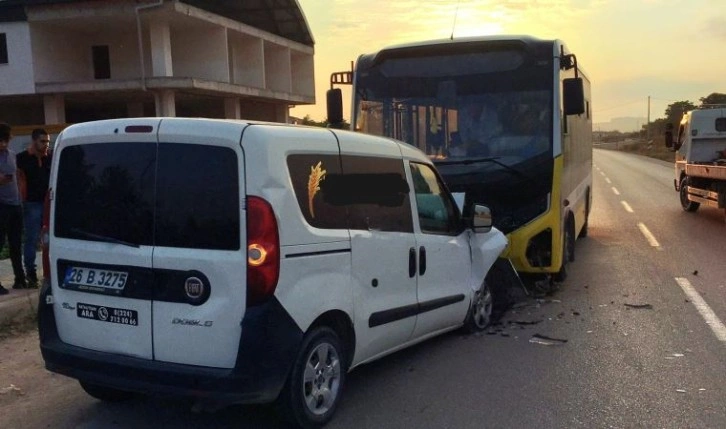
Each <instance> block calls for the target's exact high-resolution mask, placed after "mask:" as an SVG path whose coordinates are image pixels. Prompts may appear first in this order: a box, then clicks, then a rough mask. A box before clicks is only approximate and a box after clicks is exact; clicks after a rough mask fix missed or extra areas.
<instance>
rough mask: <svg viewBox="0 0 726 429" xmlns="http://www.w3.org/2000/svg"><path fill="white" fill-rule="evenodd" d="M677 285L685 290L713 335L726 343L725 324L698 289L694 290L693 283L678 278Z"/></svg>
mask: <svg viewBox="0 0 726 429" xmlns="http://www.w3.org/2000/svg"><path fill="white" fill-rule="evenodd" d="M676 283H678V286H680V287H681V289H683V292H685V293H686V296H688V298H689V299H690V300H691V303H692V304H693V306H694V307H696V310H698V312H699V313H701V317H703V320H705V321H706V324H707V325H708V326H709V327H710V328H711V330H712V331H713V333H714V334H715V335H716V338H718V340H719V341H721V342H724V343H726V326H724V324H723V322H721V320H719V318H718V316H716V313H714V312H713V310H711V307H709V306H708V304H706V301H704V300H703V298H701V295H700V294H699V293H698V292H697V291H696V289H694V287H693V286H692V285H691V282H689V281H688V279H686V278H683V277H676Z"/></svg>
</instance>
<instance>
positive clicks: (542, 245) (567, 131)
mask: <svg viewBox="0 0 726 429" xmlns="http://www.w3.org/2000/svg"><path fill="white" fill-rule="evenodd" d="M341 83H345V84H352V86H353V88H352V93H353V97H352V101H353V104H352V108H351V112H352V114H351V127H352V129H354V130H357V131H361V132H365V133H371V134H377V135H382V136H388V137H392V138H396V139H398V140H402V141H405V142H407V143H409V144H411V145H413V146H416V147H418V148H419V149H421V150H423V151H424V152H426V153H427V154H428V155H429V156H430V157H431V158H432V159H433V160H434V162H435V164H436V165H437V168H438V170H439V172H440V173H441V175H442V176H443V178H444V180H445V181H446V183H447V185H448V186H449V188H450V190H451V191H452V192H460V193H465V204H464V212H465V214H466V212H467V210H468V209H470V208H471V207H472V206H473V205H474V204H475V203H480V204H485V205H487V206H489V207H490V208H491V210H492V216H493V218H494V222H495V226H496V227H497V228H498V229H500V230H501V231H502V232H504V233H506V234H507V235H508V238H509V246H508V248H507V249H506V250H505V252H504V253H503V255H502V256H503V257H506V258H508V259H509V260H510V261H511V262H512V264H513V265H514V267H515V269H516V270H517V271H518V272H520V273H539V274H547V275H553V276H554V279H555V280H564V278H565V277H566V275H567V263H568V262H572V261H574V256H575V240H576V238H577V237H578V236H580V237H582V236H585V235H587V224H588V222H587V220H588V215H589V213H590V207H591V201H592V117H591V103H590V101H591V97H590V82H589V80H588V78H587V76H586V75H585V73H584V71H583V70H582V68H581V67H580V66H579V65H578V64H577V58H576V57H575V55H574V54H572V53H570V52H569V51H568V49H567V47H566V46H565V44H564V43H563V42H562V41H560V40H541V39H537V38H534V37H529V36H515V37H512V36H492V37H477V38H464V39H453V40H448V39H447V40H439V41H429V42H422V43H414V44H408V45H400V46H393V47H389V48H385V49H382V50H381V51H379V52H375V53H372V54H367V55H361V56H360V57H359V58H358V60H357V62H356V64H355V66H354V67H353V70H352V71H350V72H343V73H334V74H333V75H332V76H331V87H333V86H334V85H335V84H341ZM328 120H329V122H330V123H331V126H335V124H336V123H337V122H339V121H342V96H341V93H340V89H338V88H335V89H331V91H330V92H329V94H328Z"/></svg>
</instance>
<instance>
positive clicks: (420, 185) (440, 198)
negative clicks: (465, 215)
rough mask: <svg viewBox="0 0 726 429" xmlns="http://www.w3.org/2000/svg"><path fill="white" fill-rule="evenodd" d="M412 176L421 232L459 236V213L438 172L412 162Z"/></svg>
mask: <svg viewBox="0 0 726 429" xmlns="http://www.w3.org/2000/svg"><path fill="white" fill-rule="evenodd" d="M411 176H412V178H413V187H414V192H415V194H416V208H417V211H418V221H419V225H420V227H421V232H424V233H432V234H442V233H443V234H458V233H459V232H460V231H461V226H460V225H461V222H460V221H459V212H458V210H457V209H456V206H455V205H454V202H453V201H452V200H451V197H450V196H449V193H448V192H446V191H445V188H444V185H443V183H442V182H441V179H439V177H438V175H437V174H436V172H435V171H434V170H433V169H432V168H431V167H430V166H428V165H425V164H417V163H413V162H412V163H411Z"/></svg>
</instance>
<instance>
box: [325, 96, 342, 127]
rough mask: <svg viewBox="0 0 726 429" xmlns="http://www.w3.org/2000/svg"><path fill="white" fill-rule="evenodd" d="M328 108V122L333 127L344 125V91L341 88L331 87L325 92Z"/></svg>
mask: <svg viewBox="0 0 726 429" xmlns="http://www.w3.org/2000/svg"><path fill="white" fill-rule="evenodd" d="M325 96H326V102H327V108H328V124H330V127H331V128H338V129H340V128H342V127H343V91H341V90H340V88H334V89H329V90H328V92H327V93H326V94H325Z"/></svg>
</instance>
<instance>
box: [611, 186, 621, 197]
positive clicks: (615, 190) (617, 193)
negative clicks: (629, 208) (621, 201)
mask: <svg viewBox="0 0 726 429" xmlns="http://www.w3.org/2000/svg"><path fill="white" fill-rule="evenodd" d="M612 190H613V193H614V194H615V195H620V191H618V188H616V187H615V186H613V187H612Z"/></svg>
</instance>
